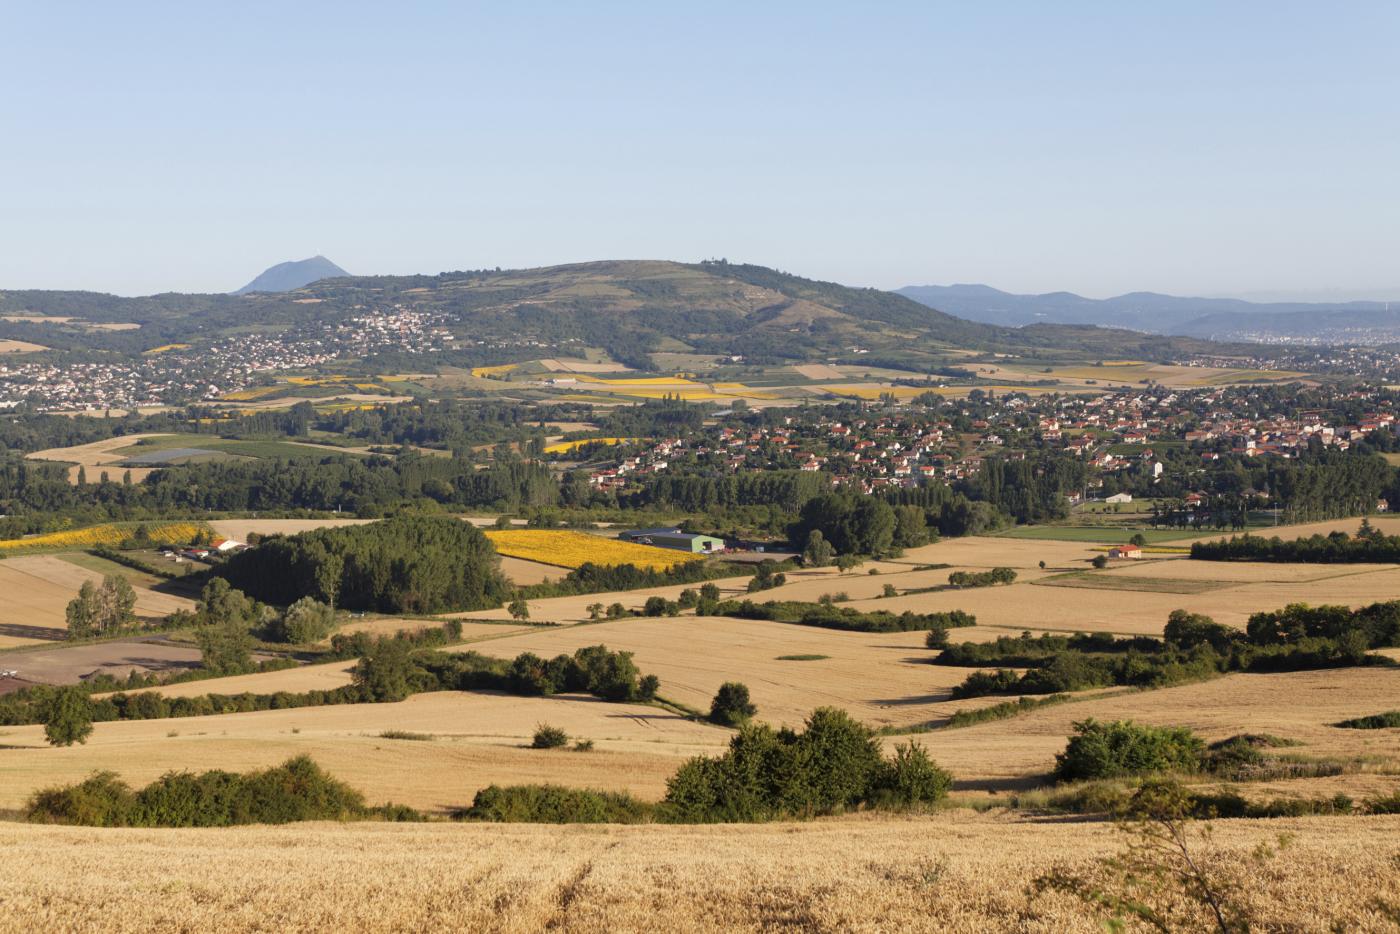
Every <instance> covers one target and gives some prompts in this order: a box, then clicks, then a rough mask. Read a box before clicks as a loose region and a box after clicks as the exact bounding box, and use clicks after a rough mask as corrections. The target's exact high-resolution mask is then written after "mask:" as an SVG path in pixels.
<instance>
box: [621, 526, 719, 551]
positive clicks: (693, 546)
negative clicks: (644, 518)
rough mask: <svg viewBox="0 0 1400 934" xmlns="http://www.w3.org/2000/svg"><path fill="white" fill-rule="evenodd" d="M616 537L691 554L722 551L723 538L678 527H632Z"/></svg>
mask: <svg viewBox="0 0 1400 934" xmlns="http://www.w3.org/2000/svg"><path fill="white" fill-rule="evenodd" d="M618 538H620V539H622V540H623V541H625V542H635V543H637V544H638V545H655V546H656V547H657V548H670V549H673V550H675V551H688V552H690V553H691V554H703V555H708V554H718V553H719V552H721V551H724V539H722V538H715V537H714V536H713V535H697V534H695V533H693V532H682V531H681V530H680V529H665V528H663V529H633V530H632V531H630V532H623V533H622V534H621V535H619V536H618Z"/></svg>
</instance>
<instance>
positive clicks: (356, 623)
mask: <svg viewBox="0 0 1400 934" xmlns="http://www.w3.org/2000/svg"><path fill="white" fill-rule="evenodd" d="M441 625H442V621H441V620H439V619H405V618H403V617H400V616H384V617H380V618H377V619H357V620H352V621H351V622H348V623H345V624H344V625H342V626H337V627H336V630H335V633H334V634H335V635H339V634H342V633H343V634H350V633H356V632H368V633H371V634H372V635H376V636H392V635H393V634H394V633H396V632H400V631H402V630H408V631H410V632H416V631H418V630H420V629H428V628H433V629H436V628H438V627H440V626H441ZM530 628H531V627H529V626H523V625H511V624H508V623H472V622H464V623H462V641H463V642H476V641H478V640H481V639H498V638H500V637H501V636H508V635H510V634H511V633H516V632H529V631H530ZM329 642H330V639H327V640H326V643H327V644H328V643H329Z"/></svg>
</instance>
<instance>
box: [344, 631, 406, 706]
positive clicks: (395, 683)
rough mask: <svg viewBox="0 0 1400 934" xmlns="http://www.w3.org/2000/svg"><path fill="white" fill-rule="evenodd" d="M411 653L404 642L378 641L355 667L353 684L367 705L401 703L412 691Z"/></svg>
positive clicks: (392, 640)
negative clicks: (368, 703) (367, 702)
mask: <svg viewBox="0 0 1400 934" xmlns="http://www.w3.org/2000/svg"><path fill="white" fill-rule="evenodd" d="M417 670H418V669H417V666H416V665H415V664H414V662H413V650H412V647H411V646H410V645H409V643H408V642H407V641H406V640H401V639H380V640H379V641H378V642H376V643H375V644H374V647H373V648H372V649H371V650H370V651H369V652H368V653H367V654H366V655H365V656H364V657H363V658H361V659H360V660H359V661H358V662H356V663H355V670H354V672H353V675H352V677H353V683H354V685H355V687H357V688H359V689H360V693H361V694H362V695H363V696H364V699H365V700H367V701H372V702H375V703H384V702H390V703H392V702H395V701H401V700H403V699H404V698H406V697H408V696H409V695H410V694H412V693H414V691H415V689H416V683H415V682H416V679H415V673H416V672H417Z"/></svg>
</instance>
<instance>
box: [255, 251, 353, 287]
mask: <svg viewBox="0 0 1400 934" xmlns="http://www.w3.org/2000/svg"><path fill="white" fill-rule="evenodd" d="M348 275H350V273H348V272H346V271H345V270H344V269H341V268H340V267H339V266H337V265H336V264H335V263H332V262H331V261H330V260H328V259H326V258H325V257H324V256H319V255H318V256H313V257H311V258H310V259H299V260H294V261H292V262H290V263H278V264H277V265H276V266H272V267H270V268H268V269H266V270H264V271H263V273H262V275H260V276H258V277H257V278H256V279H254V280H253V281H252V282H249V283H248V284H247V285H245V286H244V287H243V288H241V289H238V290H237V291H236V292H234V293H233V294H234V295H243V294H245V293H247V292H290V291H291V290H292V289H299V288H301V287H302V286H307V285H310V284H311V283H313V282H317V281H319V280H321V279H332V278H335V277H338V276H348Z"/></svg>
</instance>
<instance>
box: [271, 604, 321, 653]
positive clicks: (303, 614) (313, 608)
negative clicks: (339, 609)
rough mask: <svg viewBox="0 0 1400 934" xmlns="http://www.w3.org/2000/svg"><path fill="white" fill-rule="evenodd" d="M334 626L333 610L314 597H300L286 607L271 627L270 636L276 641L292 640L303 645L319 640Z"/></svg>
mask: <svg viewBox="0 0 1400 934" xmlns="http://www.w3.org/2000/svg"><path fill="white" fill-rule="evenodd" d="M334 628H335V610H333V609H332V608H331V607H329V606H327V605H326V604H324V603H322V602H321V601H319V600H317V599H316V598H315V597H302V598H301V599H300V600H298V601H297V602H296V603H293V604H292V605H291V606H289V607H287V612H285V613H283V614H282V617H281V619H279V620H278V621H277V622H276V624H274V626H273V627H272V630H273V631H272V636H273V638H274V639H275V640H276V641H278V642H292V643H296V644H299V645H304V644H307V643H311V642H320V641H321V640H322V639H324V638H326V637H327V636H329V635H330V634H331V630H332V629H334Z"/></svg>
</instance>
